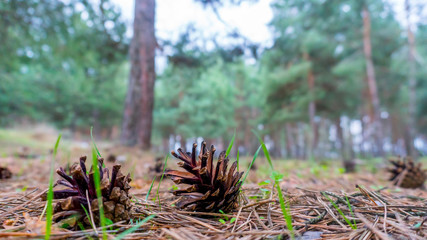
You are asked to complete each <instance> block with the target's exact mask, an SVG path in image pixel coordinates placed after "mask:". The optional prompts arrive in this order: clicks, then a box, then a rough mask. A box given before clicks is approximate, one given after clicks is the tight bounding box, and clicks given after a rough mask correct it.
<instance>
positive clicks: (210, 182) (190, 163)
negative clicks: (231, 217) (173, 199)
mask: <svg viewBox="0 0 427 240" xmlns="http://www.w3.org/2000/svg"><path fill="white" fill-rule="evenodd" d="M196 148H197V144H196V143H194V144H193V149H192V152H191V153H190V152H184V151H183V150H182V149H181V148H179V149H178V153H179V155H178V154H177V153H175V152H174V151H172V152H171V153H172V155H173V156H174V157H176V158H178V159H180V160H181V162H179V163H178V166H179V167H181V168H183V169H184V170H185V172H184V171H176V170H167V171H166V173H165V174H166V176H169V177H171V179H172V181H174V182H175V183H176V184H189V185H191V186H190V187H189V188H187V189H180V190H176V191H174V192H173V194H174V195H177V196H182V199H181V200H179V201H178V203H177V207H179V208H183V209H186V210H190V211H201V212H218V211H219V210H222V211H224V212H230V211H231V210H233V209H235V208H236V207H237V206H238V196H239V190H240V186H241V185H242V182H241V181H240V178H241V177H242V175H243V172H237V171H236V168H237V162H234V163H233V164H232V165H231V167H230V169H229V170H228V171H227V166H228V162H229V159H228V157H226V156H225V153H226V152H225V151H223V152H221V153H220V154H219V157H218V161H217V164H216V166H215V165H214V162H213V158H214V153H215V150H216V149H215V147H214V146H213V145H212V146H211V148H210V150H207V149H206V142H202V145H201V148H200V153H199V156H198V157H196Z"/></svg>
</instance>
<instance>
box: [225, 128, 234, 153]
mask: <svg viewBox="0 0 427 240" xmlns="http://www.w3.org/2000/svg"><path fill="white" fill-rule="evenodd" d="M235 138H236V130H234V134H233V137H232V138H231V141H230V143H229V144H228V148H227V151H226V152H225V156H226V157H228V154H230V152H231V149H232V148H233V144H234V139H235Z"/></svg>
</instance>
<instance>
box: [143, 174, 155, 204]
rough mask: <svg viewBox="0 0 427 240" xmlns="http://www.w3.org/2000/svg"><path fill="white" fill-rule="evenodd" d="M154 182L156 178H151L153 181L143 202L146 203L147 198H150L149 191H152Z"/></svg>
mask: <svg viewBox="0 0 427 240" xmlns="http://www.w3.org/2000/svg"><path fill="white" fill-rule="evenodd" d="M155 180H156V177H154V178H153V181H152V182H151V186H150V189H148V192H147V196H145V201H148V197H149V196H150V193H151V190H152V189H153V185H154V181H155Z"/></svg>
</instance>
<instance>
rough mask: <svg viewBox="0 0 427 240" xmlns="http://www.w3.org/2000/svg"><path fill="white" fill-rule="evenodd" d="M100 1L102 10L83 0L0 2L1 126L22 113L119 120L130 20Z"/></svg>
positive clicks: (81, 122) (79, 120)
mask: <svg viewBox="0 0 427 240" xmlns="http://www.w3.org/2000/svg"><path fill="white" fill-rule="evenodd" d="M102 2H103V4H102V5H101V6H100V7H103V9H104V14H101V13H100V12H99V11H97V10H95V8H97V7H98V6H95V5H93V4H89V3H88V2H87V1H80V0H72V1H67V2H66V3H65V2H63V1H58V0H54V1H49V3H48V4H47V3H45V2H44V1H2V3H0V9H5V10H7V11H2V14H1V16H0V26H2V28H1V30H0V31H2V33H0V35H1V36H2V39H1V40H2V43H3V44H2V45H3V47H2V48H1V50H0V54H1V55H2V56H7V58H2V59H1V60H0V65H1V66H3V67H2V68H0V79H2V80H1V84H0V105H1V106H2V107H1V108H0V115H2V116H7V117H5V118H2V119H1V122H0V124H1V125H4V124H10V123H12V122H13V121H15V120H16V119H20V118H22V117H26V118H29V119H30V120H33V121H48V122H51V123H54V124H56V125H57V126H59V127H68V128H71V129H72V130H75V129H77V128H85V129H87V126H89V125H94V126H95V127H96V128H109V127H111V126H113V125H115V124H118V123H119V122H120V119H121V116H122V107H123V102H124V95H125V91H126V81H124V79H126V78H125V76H126V75H125V72H124V71H126V67H125V65H124V61H125V60H126V55H127V42H128V40H127V39H126V38H125V31H126V26H125V23H124V22H123V21H122V20H121V18H120V15H121V14H120V12H119V11H118V10H117V8H116V7H115V6H114V5H112V4H111V2H110V1H102ZM77 5H78V7H76V6H77ZM4 44H6V45H4Z"/></svg>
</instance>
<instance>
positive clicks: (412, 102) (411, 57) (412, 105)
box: [405, 0, 417, 158]
mask: <svg viewBox="0 0 427 240" xmlns="http://www.w3.org/2000/svg"><path fill="white" fill-rule="evenodd" d="M405 10H406V21H407V24H408V26H407V31H408V45H409V54H408V64H409V72H408V83H409V106H408V111H409V119H408V128H409V129H408V130H409V132H408V134H409V136H408V138H409V139H408V140H409V142H408V144H409V152H408V154H409V155H410V156H412V157H413V158H415V157H416V156H417V151H416V150H415V146H414V139H415V136H416V134H417V133H416V121H415V117H416V116H415V114H416V85H417V79H416V78H415V75H416V62H415V38H414V34H413V32H412V27H411V21H410V12H411V6H410V3H409V0H405Z"/></svg>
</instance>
